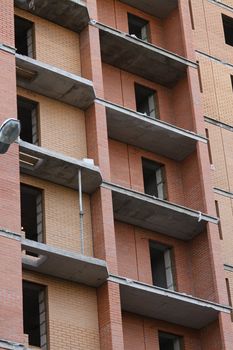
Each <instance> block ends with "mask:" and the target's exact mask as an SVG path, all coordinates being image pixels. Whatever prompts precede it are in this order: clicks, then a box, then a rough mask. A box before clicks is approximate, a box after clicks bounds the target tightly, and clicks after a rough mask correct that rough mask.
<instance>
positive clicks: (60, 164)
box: [20, 141, 102, 194]
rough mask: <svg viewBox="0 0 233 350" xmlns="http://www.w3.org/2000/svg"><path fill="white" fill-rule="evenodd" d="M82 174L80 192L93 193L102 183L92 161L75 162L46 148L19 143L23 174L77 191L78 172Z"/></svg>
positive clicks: (97, 169) (75, 160) (73, 159)
mask: <svg viewBox="0 0 233 350" xmlns="http://www.w3.org/2000/svg"><path fill="white" fill-rule="evenodd" d="M79 169H81V172H82V190H83V192H85V193H87V194H91V193H93V192H95V190H96V189H97V188H98V187H99V186H100V184H101V182H102V178H101V174H100V170H99V168H98V167H97V166H95V165H93V162H92V160H88V159H83V160H77V159H75V158H72V157H68V156H65V155H63V154H60V153H57V152H53V151H50V150H48V149H46V148H43V147H39V146H35V145H32V144H30V143H28V142H24V141H20V170H21V172H22V173H24V174H28V175H31V176H35V177H38V178H40V179H43V180H46V181H51V182H53V183H56V184H58V185H62V186H65V187H69V188H72V189H74V190H78V188H79V181H78V171H79Z"/></svg>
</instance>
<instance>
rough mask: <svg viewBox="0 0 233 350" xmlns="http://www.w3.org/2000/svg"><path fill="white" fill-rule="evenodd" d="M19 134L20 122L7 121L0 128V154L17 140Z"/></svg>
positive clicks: (15, 120) (11, 119)
mask: <svg viewBox="0 0 233 350" xmlns="http://www.w3.org/2000/svg"><path fill="white" fill-rule="evenodd" d="M19 134H20V121H19V120H17V119H13V118H10V119H7V120H6V121H5V122H4V123H3V124H2V125H1V127H0V153H1V154H3V153H6V152H7V150H8V148H9V147H10V145H11V144H12V143H13V142H15V141H16V140H17V138H18V137H19Z"/></svg>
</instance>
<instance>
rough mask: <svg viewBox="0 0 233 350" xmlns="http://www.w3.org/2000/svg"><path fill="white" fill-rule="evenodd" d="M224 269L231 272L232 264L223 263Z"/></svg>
mask: <svg viewBox="0 0 233 350" xmlns="http://www.w3.org/2000/svg"><path fill="white" fill-rule="evenodd" d="M224 270H225V271H229V272H233V265H230V264H224Z"/></svg>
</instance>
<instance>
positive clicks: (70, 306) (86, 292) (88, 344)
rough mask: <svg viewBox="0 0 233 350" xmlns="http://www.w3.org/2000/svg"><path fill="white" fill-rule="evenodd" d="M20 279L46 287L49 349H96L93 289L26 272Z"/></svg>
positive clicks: (97, 342) (96, 330)
mask: <svg viewBox="0 0 233 350" xmlns="http://www.w3.org/2000/svg"><path fill="white" fill-rule="evenodd" d="M23 279H24V280H27V281H31V282H35V283H39V284H42V285H45V286H47V295H48V310H47V311H48V331H49V336H48V338H49V349H50V350H67V349H80V350H98V349H100V346H99V326H98V314H97V300H96V290H95V289H94V288H90V287H87V286H84V285H81V284H78V283H72V282H68V281H64V280H59V279H56V278H52V277H47V276H43V275H39V274H36V273H30V272H28V271H24V272H23Z"/></svg>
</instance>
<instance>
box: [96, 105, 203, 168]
mask: <svg viewBox="0 0 233 350" xmlns="http://www.w3.org/2000/svg"><path fill="white" fill-rule="evenodd" d="M96 102H97V103H99V104H102V105H103V106H105V108H106V115H107V127H108V136H109V137H110V138H112V139H114V140H117V141H120V142H123V143H127V144H130V145H132V146H135V147H139V148H142V149H145V150H147V151H150V152H153V153H156V154H159V155H162V156H165V157H167V158H170V159H173V160H176V161H182V160H183V159H185V158H186V157H187V156H188V155H190V154H191V153H192V152H194V151H195V149H196V144H197V142H199V141H200V142H204V143H207V140H206V138H205V137H203V136H201V135H198V134H196V133H193V132H190V131H187V130H184V129H181V128H178V127H176V126H174V125H171V124H169V123H166V122H164V121H161V120H159V119H152V118H149V117H147V116H145V115H143V114H142V113H138V112H136V111H133V110H130V109H127V108H124V107H122V106H119V105H116V104H113V103H110V102H108V101H103V100H96Z"/></svg>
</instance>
